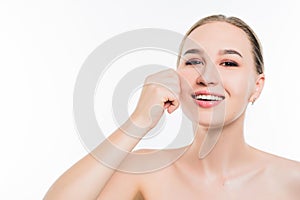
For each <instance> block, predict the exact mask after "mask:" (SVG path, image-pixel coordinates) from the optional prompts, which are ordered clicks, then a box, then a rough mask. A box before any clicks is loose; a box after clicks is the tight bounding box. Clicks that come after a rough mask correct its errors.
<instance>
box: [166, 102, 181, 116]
mask: <svg viewBox="0 0 300 200" xmlns="http://www.w3.org/2000/svg"><path fill="white" fill-rule="evenodd" d="M179 104H180V103H179V101H178V100H177V99H176V100H174V101H172V104H171V105H170V106H169V107H168V113H169V114H171V113H172V112H174V111H175V110H176V109H177V108H178V107H179Z"/></svg>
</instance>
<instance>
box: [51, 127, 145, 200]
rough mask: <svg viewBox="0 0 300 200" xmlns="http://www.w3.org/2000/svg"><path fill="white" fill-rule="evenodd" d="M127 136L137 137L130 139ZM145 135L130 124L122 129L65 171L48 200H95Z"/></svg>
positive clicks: (53, 187) (52, 189) (130, 137)
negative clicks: (116, 169)
mask: <svg viewBox="0 0 300 200" xmlns="http://www.w3.org/2000/svg"><path fill="white" fill-rule="evenodd" d="M125 132H127V133H129V134H130V135H135V136H136V137H133V136H129V135H128V134H125ZM146 133H147V130H146V129H139V128H136V127H132V126H130V125H129V126H128V124H127V125H126V124H125V126H122V129H120V128H119V129H117V130H116V131H115V132H114V133H113V134H112V135H111V136H110V137H109V138H108V140H105V141H104V142H103V143H101V144H100V145H99V146H98V147H97V148H96V149H94V150H93V152H91V153H90V154H88V155H87V156H85V157H84V158H82V159H81V160H80V161H79V162H77V163H76V164H75V165H74V166H72V167H71V168H70V169H69V170H68V171H66V172H65V173H64V174H63V175H62V176H61V177H60V178H59V179H58V180H57V181H56V182H55V183H54V184H53V185H52V187H51V188H50V189H49V191H48V193H47V194H46V196H45V200H52V199H55V200H59V199H63V200H68V199H72V200H77V199H78V200H79V199H80V200H81V199H84V200H89V199H96V198H97V196H98V195H99V194H100V192H101V190H102V189H103V188H104V187H105V185H106V183H107V182H108V181H109V179H110V177H111V176H112V175H113V173H114V172H115V168H117V167H118V166H119V165H120V164H121V163H122V161H123V160H124V159H125V157H126V156H127V155H128V152H131V151H132V150H133V148H134V147H135V146H136V145H137V144H138V142H139V141H140V138H141V137H142V136H143V135H145V134H146ZM116 147H117V148H116ZM120 149H122V151H120ZM105 164H108V165H109V166H110V167H107V166H105Z"/></svg>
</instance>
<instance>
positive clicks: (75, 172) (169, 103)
mask: <svg viewBox="0 0 300 200" xmlns="http://www.w3.org/2000/svg"><path fill="white" fill-rule="evenodd" d="M179 88H180V87H179V79H178V77H177V74H176V72H175V71H174V70H165V71H162V72H159V73H157V74H154V75H151V76H149V77H148V78H147V79H146V81H145V85H144V87H143V90H142V94H141V97H140V99H139V102H138V105H137V108H136V110H135V111H134V112H133V114H132V116H131V117H130V119H129V120H128V121H127V122H125V123H124V124H123V125H122V126H121V127H120V128H118V129H117V130H116V131H115V132H114V133H113V134H112V135H111V136H110V137H109V138H108V139H106V140H105V141H104V142H103V143H101V144H100V145H99V146H98V147H97V148H96V149H94V150H93V152H91V153H90V154H88V155H87V156H85V157H84V158H82V159H81V160H80V161H78V162H77V163H76V164H75V165H74V166H72V167H71V168H70V169H69V170H68V171H66V172H65V173H64V174H63V175H62V176H61V177H60V178H59V179H58V180H57V181H56V182H55V183H54V184H53V185H52V187H51V188H50V189H49V191H48V192H47V194H46V196H45V198H44V199H45V200H54V199H55V200H94V199H97V198H98V199H115V198H113V197H115V194H113V193H111V194H107V193H106V194H105V198H104V197H103V198H102V197H101V195H100V193H101V192H102V191H103V189H104V188H105V186H106V185H107V184H108V182H109V180H110V178H111V177H112V176H113V175H114V174H116V175H115V176H114V179H119V178H118V177H120V179H119V180H120V181H123V183H122V184H121V185H122V186H123V187H119V186H116V190H117V192H118V193H119V192H120V193H122V194H123V196H122V199H132V198H133V197H134V196H135V195H136V193H137V192H138V183H137V181H136V180H135V179H134V178H131V180H126V179H125V180H126V181H125V180H124V176H125V177H126V176H127V177H128V175H126V174H122V173H118V172H117V173H116V170H115V169H117V168H118V166H119V165H120V164H121V163H122V162H123V161H124V159H125V158H126V156H127V155H128V152H131V151H132V150H133V149H134V147H135V146H136V145H137V144H138V142H139V141H140V140H141V138H142V137H143V136H144V135H145V134H147V132H148V131H149V130H151V129H152V128H153V127H154V126H155V125H156V124H157V122H158V121H159V119H160V118H161V116H162V114H163V112H164V109H167V111H168V112H169V113H172V112H173V111H174V110H176V109H177V108H178V106H179V101H178V98H177V96H176V94H179ZM112 144H113V145H112ZM116 147H117V148H119V149H122V150H123V151H116ZM96 158H100V160H104V161H107V162H108V163H110V166H111V167H107V166H105V163H101V162H100V161H98V159H96ZM131 177H134V176H131ZM118 185H120V184H118ZM109 187H114V186H111V185H110V186H109ZM110 196H111V198H110Z"/></svg>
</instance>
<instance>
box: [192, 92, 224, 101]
mask: <svg viewBox="0 0 300 200" xmlns="http://www.w3.org/2000/svg"><path fill="white" fill-rule="evenodd" d="M198 95H211V96H217V97H221V98H222V99H225V96H224V95H222V94H218V93H214V92H209V91H207V90H201V91H196V92H194V93H193V94H192V95H191V96H192V98H195V97H196V96H198Z"/></svg>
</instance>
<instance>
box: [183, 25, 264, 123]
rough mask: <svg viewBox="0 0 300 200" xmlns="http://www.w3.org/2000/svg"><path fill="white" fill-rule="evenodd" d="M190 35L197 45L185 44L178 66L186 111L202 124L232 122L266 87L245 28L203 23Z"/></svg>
mask: <svg viewBox="0 0 300 200" xmlns="http://www.w3.org/2000/svg"><path fill="white" fill-rule="evenodd" d="M188 38H189V39H190V40H192V41H194V44H193V43H190V42H186V43H185V45H184V46H183V49H182V57H181V60H180V64H179V66H178V73H179V74H180V77H181V79H182V81H181V88H182V91H181V98H182V99H181V103H182V104H181V105H182V107H183V111H184V112H185V114H187V115H188V116H189V118H191V119H192V120H196V121H197V123H200V124H201V125H203V126H222V125H224V124H229V123H230V122H232V121H234V120H235V119H237V118H239V117H240V116H241V115H242V114H243V113H244V111H245V109H246V107H247V105H248V103H249V101H253V100H254V98H257V97H258V96H259V93H260V91H261V89H262V86H263V82H264V81H263V80H264V79H263V75H257V74H256V70H255V65H254V58H253V54H252V48H251V43H250V41H249V39H248V37H247V35H246V33H245V32H243V30H241V29H239V28H237V27H235V26H233V25H231V24H229V23H226V22H212V23H208V24H205V25H202V26H200V27H198V28H196V29H195V30H194V31H193V32H192V33H191V34H190V35H189V37H188ZM195 43H197V45H195ZM223 123H224V124H223Z"/></svg>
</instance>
